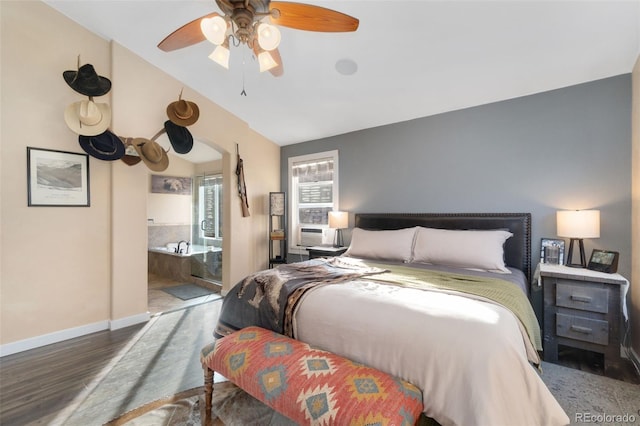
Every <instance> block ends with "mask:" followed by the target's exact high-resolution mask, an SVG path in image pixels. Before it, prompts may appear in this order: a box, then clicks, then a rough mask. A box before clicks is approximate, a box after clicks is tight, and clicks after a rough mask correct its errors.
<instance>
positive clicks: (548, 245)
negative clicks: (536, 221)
mask: <svg viewBox="0 0 640 426" xmlns="http://www.w3.org/2000/svg"><path fill="white" fill-rule="evenodd" d="M540 262H542V263H547V264H550V265H563V264H564V240H559V239H554V238H543V239H542V241H541V244H540Z"/></svg>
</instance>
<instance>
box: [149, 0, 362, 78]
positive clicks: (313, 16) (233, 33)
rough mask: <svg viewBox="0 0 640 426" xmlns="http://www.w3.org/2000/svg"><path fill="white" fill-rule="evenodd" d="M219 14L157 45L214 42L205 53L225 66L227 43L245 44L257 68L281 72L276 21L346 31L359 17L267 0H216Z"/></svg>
mask: <svg viewBox="0 0 640 426" xmlns="http://www.w3.org/2000/svg"><path fill="white" fill-rule="evenodd" d="M216 3H217V5H218V7H219V8H220V10H221V11H222V12H223V15H220V14H219V13H216V12H213V13H210V14H208V15H204V16H201V17H200V18H197V19H194V20H193V21H191V22H189V23H187V24H185V25H183V26H182V27H180V28H178V29H177V30H175V31H174V32H172V33H171V34H169V35H168V36H167V37H165V38H164V40H162V41H161V42H160V43H159V44H158V47H159V48H160V49H161V50H163V51H165V52H170V51H173V50H177V49H182V48H183V47H188V46H191V45H193V44H196V43H200V42H201V41H204V40H209V41H210V42H212V43H213V44H215V45H217V47H216V49H215V50H214V51H213V53H212V54H211V55H210V56H209V58H210V59H212V60H214V61H215V62H217V63H218V64H220V65H222V66H223V67H225V68H229V43H230V42H231V43H232V44H233V45H234V46H239V45H241V44H246V45H247V46H248V47H249V48H250V49H252V50H253V52H254V53H255V55H256V57H257V58H258V63H259V65H260V71H261V72H262V71H267V70H268V71H269V72H271V74H273V75H274V76H276V77H278V76H280V75H282V73H283V68H282V59H281V58H280V53H279V52H278V45H279V43H280V30H278V27H277V26H278V25H280V26H283V27H289V28H293V29H297V30H306V31H319V32H349V31H355V30H357V29H358V25H359V21H358V19H356V18H353V17H351V16H349V15H345V14H344V13H341V12H337V11H335V10H331V9H326V8H324V7H320V6H314V5H311V4H303V3H294V2H282V1H270V0H216Z"/></svg>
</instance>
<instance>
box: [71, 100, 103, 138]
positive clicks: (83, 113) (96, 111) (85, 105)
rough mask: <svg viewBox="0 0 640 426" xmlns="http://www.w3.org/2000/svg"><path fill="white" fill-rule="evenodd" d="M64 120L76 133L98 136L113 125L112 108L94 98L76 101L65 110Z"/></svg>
mask: <svg viewBox="0 0 640 426" xmlns="http://www.w3.org/2000/svg"><path fill="white" fill-rule="evenodd" d="M64 121H65V122H66V123H67V126H69V128H70V129H71V131H73V132H74V133H77V134H79V135H81V136H97V135H99V134H101V133H104V132H105V131H106V130H107V128H109V125H111V108H109V104H102V103H100V104H98V103H95V102H93V101H92V100H84V101H79V102H74V103H72V104H71V105H69V106H68V107H67V108H66V109H65V110H64Z"/></svg>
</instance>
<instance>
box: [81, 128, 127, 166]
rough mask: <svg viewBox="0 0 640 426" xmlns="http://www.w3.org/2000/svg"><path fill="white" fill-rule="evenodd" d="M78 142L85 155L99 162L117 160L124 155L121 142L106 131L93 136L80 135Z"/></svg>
mask: <svg viewBox="0 0 640 426" xmlns="http://www.w3.org/2000/svg"><path fill="white" fill-rule="evenodd" d="M78 142H79V143H80V146H81V147H82V149H84V151H85V152H86V153H87V154H89V155H91V156H92V157H95V158H97V159H99V160H106V161H113V160H119V159H120V158H122V156H123V155H124V144H123V143H122V140H120V138H119V137H117V136H116V135H114V134H113V133H111V132H110V131H108V130H106V131H104V132H103V133H101V134H99V135H95V136H93V135H92V136H85V135H80V136H79V137H78Z"/></svg>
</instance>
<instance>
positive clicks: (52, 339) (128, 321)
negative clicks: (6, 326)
mask: <svg viewBox="0 0 640 426" xmlns="http://www.w3.org/2000/svg"><path fill="white" fill-rule="evenodd" d="M150 318H151V315H150V314H149V312H145V313H143V314H138V315H132V316H130V317H126V318H120V319H117V320H105V321H99V322H95V323H92V324H86V325H82V326H80V327H73V328H68V329H66V330H60V331H56V332H53V333H49V334H43V335H41V336H36V337H31V338H29V339H24V340H18V341H17V342H12V343H6V344H4V345H0V357H3V356H7V355H13V354H16V353H19V352H24V351H28V350H30V349H36V348H39V347H41V346H46V345H51V344H52V343H58V342H62V341H64V340H69V339H73V338H76V337H82V336H85V335H87V334H91V333H96V332H98V331H104V330H118V329H120V328H125V327H129V326H131V325H136V324H140V323H144V322H148V321H149V319H150Z"/></svg>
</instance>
